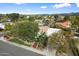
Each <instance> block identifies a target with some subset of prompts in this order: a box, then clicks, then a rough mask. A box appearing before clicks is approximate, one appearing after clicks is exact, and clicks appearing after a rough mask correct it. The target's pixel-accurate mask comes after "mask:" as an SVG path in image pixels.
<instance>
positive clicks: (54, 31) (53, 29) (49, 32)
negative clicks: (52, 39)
mask: <svg viewBox="0 0 79 59" xmlns="http://www.w3.org/2000/svg"><path fill="white" fill-rule="evenodd" d="M60 30H61V29H56V28H49V29H48V31H47V32H46V35H47V36H51V35H52V34H53V33H57V32H58V31H60Z"/></svg>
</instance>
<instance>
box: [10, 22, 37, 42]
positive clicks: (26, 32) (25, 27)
mask: <svg viewBox="0 0 79 59" xmlns="http://www.w3.org/2000/svg"><path fill="white" fill-rule="evenodd" d="M37 32H38V24H37V23H35V22H30V21H21V22H17V23H15V25H14V26H13V28H12V30H11V33H12V35H13V36H15V37H18V38H20V39H23V40H28V41H33V40H34V39H35V36H36V35H37Z"/></svg>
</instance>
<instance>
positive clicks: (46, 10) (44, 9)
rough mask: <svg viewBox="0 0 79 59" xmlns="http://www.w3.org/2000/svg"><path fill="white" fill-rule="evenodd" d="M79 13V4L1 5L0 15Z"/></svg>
mask: <svg viewBox="0 0 79 59" xmlns="http://www.w3.org/2000/svg"><path fill="white" fill-rule="evenodd" d="M72 12H73V13H75V12H79V3H0V13H1V14H6V13H20V14H60V13H72Z"/></svg>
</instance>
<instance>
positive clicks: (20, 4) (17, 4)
mask: <svg viewBox="0 0 79 59" xmlns="http://www.w3.org/2000/svg"><path fill="white" fill-rule="evenodd" d="M15 4H17V5H21V4H24V3H15Z"/></svg>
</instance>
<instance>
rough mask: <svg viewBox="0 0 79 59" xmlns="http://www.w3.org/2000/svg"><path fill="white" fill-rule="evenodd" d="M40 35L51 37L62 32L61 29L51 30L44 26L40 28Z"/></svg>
mask: <svg viewBox="0 0 79 59" xmlns="http://www.w3.org/2000/svg"><path fill="white" fill-rule="evenodd" d="M39 29H40V30H39V34H41V33H46V35H47V36H48V37H49V36H51V35H52V34H53V33H56V32H58V31H60V30H61V29H57V28H50V27H48V26H42V27H40V28H39Z"/></svg>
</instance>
